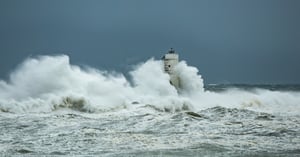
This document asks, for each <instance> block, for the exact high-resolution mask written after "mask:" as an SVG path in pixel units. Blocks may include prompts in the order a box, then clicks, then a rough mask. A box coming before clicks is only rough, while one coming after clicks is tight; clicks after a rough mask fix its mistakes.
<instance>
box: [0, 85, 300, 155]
mask: <svg viewBox="0 0 300 157" xmlns="http://www.w3.org/2000/svg"><path fill="white" fill-rule="evenodd" d="M206 88H207V92H216V93H218V92H222V90H226V88H229V87H224V86H223V85H219V86H218V85H214V86H207V87H206ZM230 88H232V86H230ZM235 88H241V86H235ZM245 88H246V89H245ZM255 88H258V87H255V86H252V87H251V89H249V86H245V87H243V90H253V89H255ZM259 88H261V87H259ZM269 88H273V89H272V90H275V91H276V89H274V87H271V86H268V88H267V89H269ZM287 88H289V87H285V88H284V89H285V90H284V91H288V89H287ZM292 88H293V90H291V91H294V92H299V90H298V88H297V89H296V87H292ZM269 90H270V89H269ZM278 90H282V86H281V88H280V89H278ZM287 101H288V100H287ZM224 103H226V102H224ZM289 103H290V102H289ZM261 105H264V104H261ZM265 105H267V104H265ZM294 105H295V106H294V109H295V110H298V109H299V105H300V104H299V102H295V104H294ZM273 107H275V106H273ZM288 107H290V108H291V105H289V106H288ZM275 111H276V110H275ZM298 113H299V111H294V112H289V110H287V111H283V112H278V111H276V112H274V111H272V112H268V111H267V110H266V109H264V110H260V108H259V107H253V108H251V107H246V108H245V107H231V106H230V105H227V104H225V105H220V106H219V105H216V106H211V107H207V108H203V109H190V108H182V109H181V110H175V111H174V110H173V111H169V110H161V109H159V108H157V107H155V106H152V105H151V104H139V103H133V104H132V105H131V106H127V107H124V108H119V109H114V110H109V111H102V112H96V113H89V112H83V111H78V110H76V109H73V108H61V109H57V110H54V111H52V112H45V113H43V112H39V113H28V112H26V113H24V112H23V113H12V112H0V126H1V127H0V154H2V155H7V156H10V155H38V156H40V155H68V156H69V155H101V156H300V115H299V114H298Z"/></svg>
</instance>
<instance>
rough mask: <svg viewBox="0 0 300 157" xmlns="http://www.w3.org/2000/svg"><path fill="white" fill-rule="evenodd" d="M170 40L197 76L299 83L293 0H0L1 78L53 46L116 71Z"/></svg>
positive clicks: (298, 21) (298, 10) (299, 38)
mask: <svg viewBox="0 0 300 157" xmlns="http://www.w3.org/2000/svg"><path fill="white" fill-rule="evenodd" d="M170 47H173V48H174V49H175V50H176V51H177V52H178V53H179V55H180V58H181V59H183V60H186V61H187V63H188V64H189V65H192V66H196V67H197V68H198V69H199V73H200V74H201V75H202V77H203V78H204V83H205V84H209V83H251V84H296V83H297V84H299V83H300V61H299V60H300V1H299V0H0V78H1V79H7V78H8V77H9V73H10V72H11V71H12V70H13V69H14V68H16V67H17V66H18V64H20V63H21V62H22V61H23V60H24V59H25V58H28V57H32V56H33V57H34V56H37V55H53V54H67V55H69V56H70V60H71V63H72V64H76V65H82V66H84V65H88V66H91V67H95V68H98V69H102V70H114V71H118V72H123V73H124V72H126V71H128V70H130V69H131V68H132V65H134V64H137V63H139V62H142V61H146V60H147V59H149V58H151V57H154V58H156V59H160V57H161V56H162V55H163V54H164V53H165V52H166V51H167V50H168V49H169V48H170ZM49 66H51V65H49Z"/></svg>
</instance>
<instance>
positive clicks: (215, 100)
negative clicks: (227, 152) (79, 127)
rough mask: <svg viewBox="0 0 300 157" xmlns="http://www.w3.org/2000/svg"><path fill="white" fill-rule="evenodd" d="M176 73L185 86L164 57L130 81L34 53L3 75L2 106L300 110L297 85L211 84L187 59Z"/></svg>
mask: <svg viewBox="0 0 300 157" xmlns="http://www.w3.org/2000/svg"><path fill="white" fill-rule="evenodd" d="M175 73H177V75H178V76H180V79H181V83H182V88H181V89H180V90H179V91H177V90H176V89H175V87H173V86H172V85H171V84H170V83H169V79H170V78H169V75H168V74H166V73H165V72H164V70H163V63H162V62H161V61H160V60H154V59H149V60H147V61H146V62H144V63H140V64H138V65H136V66H134V68H133V70H132V71H130V72H129V74H130V76H131V79H130V81H129V79H127V78H126V77H125V76H124V75H123V74H121V73H116V72H108V71H100V70H97V69H94V68H81V67H79V66H76V65H71V64H70V62H69V57H68V56H66V55H58V56H39V57H36V58H28V59H26V60H25V61H24V62H23V63H22V64H20V65H19V66H18V68H17V69H16V70H14V71H13V72H12V73H11V75H10V77H9V79H8V80H7V81H5V80H0V111H2V112H12V113H24V112H25V113H26V112H35V113H36V112H37V113H43V112H53V111H57V110H61V109H70V110H75V111H79V112H89V113H97V112H112V111H116V110H123V109H127V110H130V109H132V108H137V107H145V106H148V107H149V108H152V109H155V110H157V111H159V112H181V111H186V110H188V111H192V112H197V111H201V110H205V109H208V108H213V107H216V106H221V107H226V108H238V109H250V110H254V111H261V112H267V113H273V112H278V113H291V114H299V111H300V93H299V92H297V91H274V90H272V91H271V90H267V89H255V90H253V89H251V90H245V89H239V88H235V89H231V88H228V89H224V90H221V91H210V90H205V89H204V87H203V79H202V77H201V75H199V74H198V69H197V68H195V67H192V66H188V65H187V64H186V62H184V61H181V62H180V63H179V64H178V65H177V66H176V67H175Z"/></svg>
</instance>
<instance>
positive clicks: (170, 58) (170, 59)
mask: <svg viewBox="0 0 300 157" xmlns="http://www.w3.org/2000/svg"><path fill="white" fill-rule="evenodd" d="M162 59H163V61H164V71H165V72H166V73H168V74H169V75H170V84H172V85H173V86H174V87H175V88H176V89H178V88H180V79H179V77H178V76H177V74H176V73H175V71H174V67H175V66H176V65H177V64H178V61H179V55H178V54H177V53H176V52H175V50H174V49H173V48H171V49H170V50H169V51H168V53H166V54H165V55H164V56H163V57H162Z"/></svg>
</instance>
